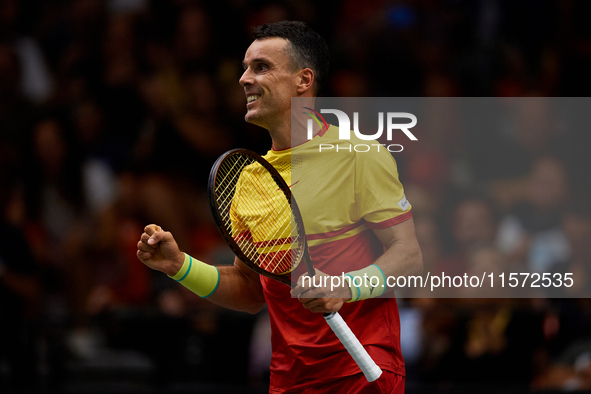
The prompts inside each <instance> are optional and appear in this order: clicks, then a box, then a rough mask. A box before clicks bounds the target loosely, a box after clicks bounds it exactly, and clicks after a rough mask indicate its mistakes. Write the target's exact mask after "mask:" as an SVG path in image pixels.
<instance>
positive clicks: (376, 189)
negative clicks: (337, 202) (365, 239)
mask: <svg viewBox="0 0 591 394" xmlns="http://www.w3.org/2000/svg"><path fill="white" fill-rule="evenodd" d="M355 206H356V210H357V215H358V217H359V219H364V220H365V221H366V223H367V226H368V227H369V228H372V229H382V228H387V227H390V226H393V225H396V224H398V223H402V222H404V221H405V220H408V219H410V218H411V217H412V213H411V205H410V203H409V202H408V200H407V199H406V196H405V194H404V188H403V187H402V184H401V183H400V180H399V179H398V168H397V166H396V161H395V160H394V158H393V157H392V155H391V154H390V153H389V152H388V151H387V150H386V149H385V148H382V149H380V150H379V152H378V151H369V152H358V153H357V154H356V156H355Z"/></svg>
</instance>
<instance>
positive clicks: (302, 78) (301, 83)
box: [297, 68, 314, 94]
mask: <svg viewBox="0 0 591 394" xmlns="http://www.w3.org/2000/svg"><path fill="white" fill-rule="evenodd" d="M313 84H314V71H312V69H310V68H304V69H303V70H301V71H300V73H299V75H298V86H297V89H298V93H299V94H303V93H305V92H306V91H308V90H309V91H310V92H311V91H312V85H313Z"/></svg>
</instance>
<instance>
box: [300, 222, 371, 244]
mask: <svg viewBox="0 0 591 394" xmlns="http://www.w3.org/2000/svg"><path fill="white" fill-rule="evenodd" d="M363 223H365V221H363V220H360V221H358V222H357V223H354V224H352V225H350V226H347V227H343V228H342V229H340V230H335V231H329V232H328V233H319V234H306V239H307V240H308V241H314V240H316V239H326V238H332V237H336V236H337V235H341V234H344V233H346V232H347V231H351V230H353V229H354V228H357V227H359V226H361V225H362V224H363Z"/></svg>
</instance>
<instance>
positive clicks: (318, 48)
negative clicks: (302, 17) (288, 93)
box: [253, 21, 329, 95]
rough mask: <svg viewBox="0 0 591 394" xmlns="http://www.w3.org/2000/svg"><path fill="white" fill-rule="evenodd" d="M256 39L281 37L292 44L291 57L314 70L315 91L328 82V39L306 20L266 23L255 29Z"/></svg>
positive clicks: (300, 65) (299, 64)
mask: <svg viewBox="0 0 591 394" xmlns="http://www.w3.org/2000/svg"><path fill="white" fill-rule="evenodd" d="M253 34H254V38H255V40H258V39H265V38H272V37H279V38H284V39H286V40H287V41H288V42H289V43H290V44H291V49H292V51H290V57H291V58H292V59H291V60H292V62H293V64H294V65H295V66H297V67H298V68H310V69H312V71H314V85H315V86H314V88H315V89H314V93H315V94H316V95H317V94H318V93H319V91H320V89H321V88H322V87H323V86H324V84H325V83H326V78H327V74H328V62H329V60H328V58H329V56H328V46H327V45H326V41H324V38H322V37H321V36H320V35H319V34H318V33H316V32H315V31H314V30H312V28H311V27H310V26H308V25H307V24H305V23H304V22H298V21H281V22H275V23H265V24H264V25H260V26H257V27H255V28H254V29H253Z"/></svg>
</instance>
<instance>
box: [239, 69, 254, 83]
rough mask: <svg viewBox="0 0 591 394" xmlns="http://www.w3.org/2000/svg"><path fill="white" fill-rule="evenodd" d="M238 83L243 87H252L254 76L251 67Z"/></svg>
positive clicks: (245, 71)
mask: <svg viewBox="0 0 591 394" xmlns="http://www.w3.org/2000/svg"><path fill="white" fill-rule="evenodd" d="M238 82H239V83H240V85H242V86H246V85H252V82H253V76H252V72H251V70H250V67H249V68H247V69H246V70H244V72H243V73H242V76H241V77H240V79H239V80H238Z"/></svg>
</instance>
